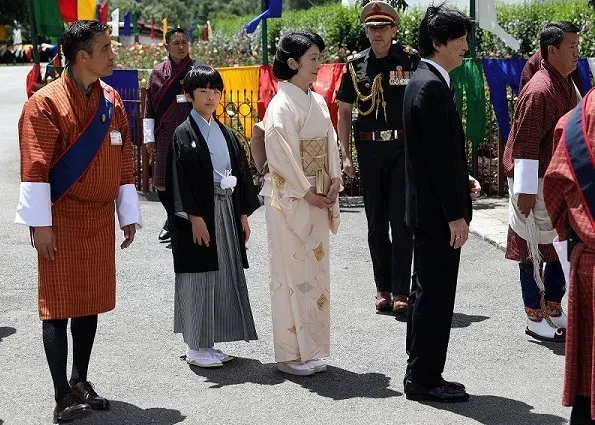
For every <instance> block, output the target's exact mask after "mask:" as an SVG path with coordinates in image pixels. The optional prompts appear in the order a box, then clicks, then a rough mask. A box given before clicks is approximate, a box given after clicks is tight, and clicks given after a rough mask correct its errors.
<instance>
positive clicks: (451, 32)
mask: <svg viewBox="0 0 595 425" xmlns="http://www.w3.org/2000/svg"><path fill="white" fill-rule="evenodd" d="M469 31H471V20H470V19H469V17H467V16H466V15H465V14H464V13H462V12H460V11H458V10H455V9H449V8H448V7H446V6H444V3H442V4H440V5H438V6H430V7H428V9H427V10H426V14H425V15H424V17H423V19H422V20H421V23H420V24H419V53H420V54H421V56H422V57H424V58H426V57H429V56H432V55H433V54H434V52H435V51H436V49H434V43H436V44H438V45H444V44H446V43H448V42H449V41H450V40H454V39H456V38H459V37H462V36H464V35H465V34H468V33H469Z"/></svg>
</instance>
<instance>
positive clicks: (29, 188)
mask: <svg viewBox="0 0 595 425" xmlns="http://www.w3.org/2000/svg"><path fill="white" fill-rule="evenodd" d="M14 222H15V223H16V224H24V225H26V226H31V227H41V226H51V225H52V201H51V195H50V184H49V183H33V182H21V188H20V193H19V204H18V206H17V214H16V216H15V219H14Z"/></svg>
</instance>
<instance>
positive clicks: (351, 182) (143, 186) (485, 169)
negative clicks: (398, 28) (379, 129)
mask: <svg viewBox="0 0 595 425" xmlns="http://www.w3.org/2000/svg"><path fill="white" fill-rule="evenodd" d="M509 90H510V89H509ZM118 92H119V93H120V96H121V97H122V100H123V101H124V105H125V107H126V112H127V114H128V120H129V124H130V137H131V140H132V142H133V145H134V149H133V155H134V176H135V184H136V187H137V190H140V191H143V192H152V191H154V190H155V189H154V186H153V181H152V170H153V161H154V158H152V157H150V156H149V154H148V153H147V150H146V148H145V147H144V145H143V134H142V120H143V116H144V104H145V98H146V95H147V94H146V89H145V88H142V89H140V90H130V89H128V90H118ZM508 99H509V111H513V109H514V102H515V98H514V95H513V94H512V92H509V95H508ZM257 111H258V93H255V92H253V91H247V90H226V91H224V92H223V95H222V96H221V103H220V105H219V107H218V108H217V111H216V112H215V115H216V116H217V118H218V119H219V120H220V121H221V122H223V123H224V124H226V125H227V126H229V127H230V128H231V129H232V130H233V131H234V133H235V134H236V135H237V136H238V139H239V140H240V142H241V143H242V145H243V146H244V149H245V151H246V156H247V158H248V160H249V161H250V164H251V166H252V169H253V171H254V172H255V170H256V169H255V167H254V163H253V161H252V160H251V157H250V137H251V135H252V127H253V126H254V124H255V123H256V122H258V116H257V115H258V114H257ZM486 116H487V133H486V137H485V139H484V140H483V141H482V142H481V143H480V144H479V145H478V146H477V147H476V154H475V155H471V152H472V147H471V144H470V143H468V144H467V151H468V156H467V157H468V161H469V169H470V170H471V169H473V165H474V164H473V161H476V164H475V166H476V167H477V176H475V177H476V178H477V179H478V180H479V182H480V183H481V185H482V192H483V193H484V194H487V195H491V196H503V195H505V194H506V193H507V191H508V189H507V184H506V178H505V176H504V171H503V167H502V156H503V153H504V143H505V141H503V140H502V139H501V136H500V132H499V130H498V125H497V121H496V116H495V114H494V111H493V108H492V105H491V103H490V102H487V105H486ZM349 150H350V152H351V155H352V158H353V160H354V166H355V168H356V170H357V169H358V165H357V152H356V149H355V144H354V142H353V139H352V140H351V141H350V144H349ZM361 189H362V188H361V180H360V179H359V177H355V178H354V179H348V180H346V181H345V191H344V192H343V193H342V195H344V196H359V195H361V194H362V190H361Z"/></svg>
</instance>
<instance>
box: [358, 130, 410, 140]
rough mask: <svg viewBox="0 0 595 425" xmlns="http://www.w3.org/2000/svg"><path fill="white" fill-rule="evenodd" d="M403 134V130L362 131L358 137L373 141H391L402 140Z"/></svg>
mask: <svg viewBox="0 0 595 425" xmlns="http://www.w3.org/2000/svg"><path fill="white" fill-rule="evenodd" d="M403 136H404V132H403V130H381V131H360V132H358V138H357V139H358V140H365V141H372V142H390V141H391V140H402V139H403Z"/></svg>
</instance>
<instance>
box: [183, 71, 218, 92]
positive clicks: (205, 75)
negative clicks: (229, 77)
mask: <svg viewBox="0 0 595 425" xmlns="http://www.w3.org/2000/svg"><path fill="white" fill-rule="evenodd" d="M196 89H213V90H215V89H217V90H219V91H223V78H221V74H219V71H217V70H216V69H215V68H213V67H211V66H206V65H198V66H196V67H194V68H192V69H191V70H190V71H188V73H187V74H186V76H185V77H184V93H186V94H189V95H190V97H192V99H194V90H196Z"/></svg>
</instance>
